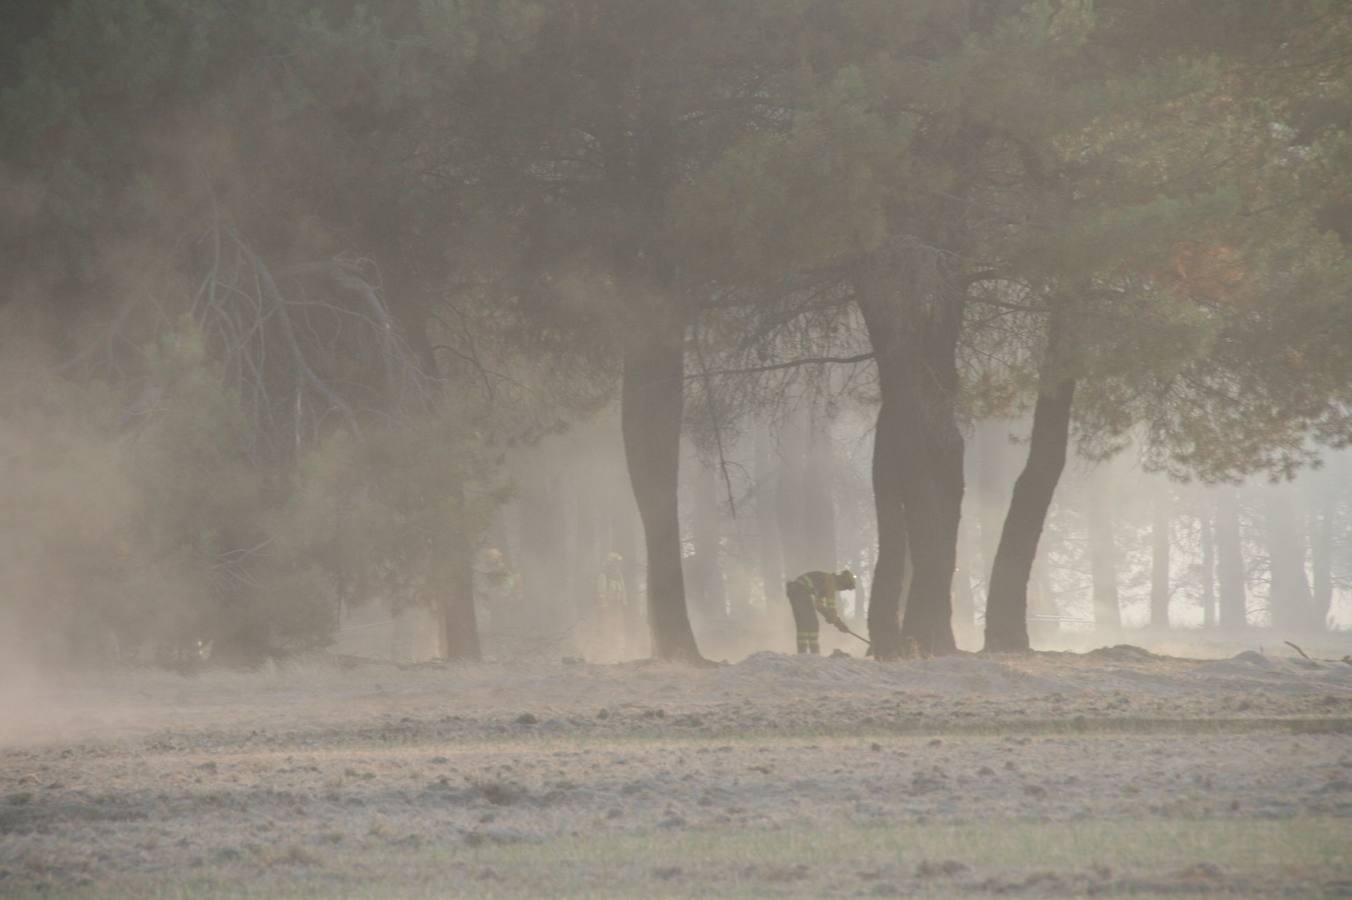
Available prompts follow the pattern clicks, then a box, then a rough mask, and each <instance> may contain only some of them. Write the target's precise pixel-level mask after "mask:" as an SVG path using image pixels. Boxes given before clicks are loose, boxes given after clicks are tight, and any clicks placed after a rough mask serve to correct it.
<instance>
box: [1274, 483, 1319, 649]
mask: <svg viewBox="0 0 1352 900" xmlns="http://www.w3.org/2000/svg"><path fill="white" fill-rule="evenodd" d="M1267 544H1268V562H1269V574H1270V575H1271V578H1272V591H1271V594H1270V595H1269V598H1268V610H1269V613H1270V614H1271V616H1272V625H1273V627H1274V628H1281V629H1285V630H1301V631H1303V630H1305V629H1309V628H1315V627H1319V626H1322V624H1323V622H1322V621H1321V622H1318V623H1316V622H1315V621H1314V597H1313V595H1312V593H1311V591H1310V580H1309V577H1308V575H1307V574H1306V571H1305V530H1304V529H1303V528H1301V527H1300V523H1299V522H1298V521H1297V519H1296V511H1295V507H1294V505H1293V504H1292V502H1291V491H1290V488H1289V487H1286V486H1283V487H1281V488H1276V487H1270V488H1268V489H1267Z"/></svg>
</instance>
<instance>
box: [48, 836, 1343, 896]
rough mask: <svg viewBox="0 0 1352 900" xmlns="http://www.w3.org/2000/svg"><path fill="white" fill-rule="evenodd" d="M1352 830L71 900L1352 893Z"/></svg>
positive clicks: (727, 858)
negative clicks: (1350, 850) (1351, 844)
mask: <svg viewBox="0 0 1352 900" xmlns="http://www.w3.org/2000/svg"><path fill="white" fill-rule="evenodd" d="M1349 838H1352V833H1349V829H1348V825H1347V822H1346V821H1345V820H1340V819H1319V818H1304V819H1296V820H1292V821H1287V822H1270V821H1266V822H1265V821H1171V822H1160V821H1148V820H1134V821H1124V822H1085V823H1074V824H1068V823H1036V822H1000V823H983V824H977V823H973V824H966V825H929V826H918V825H907V826H884V827H864V826H860V825H857V824H849V823H834V824H831V825H829V826H827V827H823V828H814V829H806V828H793V827H789V828H773V829H762V830H746V829H741V828H726V827H724V828H717V827H715V828H700V829H693V830H683V831H679V832H676V833H672V832H668V831H665V830H654V831H649V832H646V833H642V834H627V835H613V834H603V833H581V834H577V835H571V836H561V837H556V838H554V839H551V840H547V841H543V842H539V843H529V842H524V843H523V842H511V841H501V840H483V841H463V840H459V839H450V840H446V841H444V842H437V843H431V844H426V845H420V846H415V847H407V846H406V847H399V846H394V847H391V848H389V849H385V850H381V851H377V852H372V851H366V852H363V853H361V854H360V855H359V856H355V857H354V856H352V855H349V854H343V853H341V852H327V853H319V852H315V851H313V850H307V849H304V848H300V847H297V846H295V845H288V846H284V847H282V848H280V849H279V850H269V851H267V853H266V855H265V856H264V857H263V859H262V862H263V865H262V867H261V868H259V867H257V866H256V865H254V864H253V863H252V862H246V863H237V862H235V861H228V862H227V863H226V864H223V865H217V864H208V865H207V866H205V867H203V868H200V869H197V870H195V871H188V872H181V873H169V874H165V875H159V876H154V875H144V876H139V877H133V878H128V877H126V876H125V875H124V876H122V877H119V878H116V879H114V880H111V881H102V882H100V883H98V884H97V885H94V884H90V885H86V886H84V889H77V890H76V891H74V892H73V895H86V896H129V897H130V896H145V897H217V896H240V895H249V896H296V897H309V896H326V895H332V894H334V893H341V894H343V895H344V896H353V897H435V896H447V895H455V896H468V897H476V896H481V897H499V896H503V897H507V896H526V897H530V896H551V897H638V896H677V895H681V896H709V897H713V896H717V897H750V896H765V895H767V894H773V895H781V896H821V895H826V894H863V895H870V894H872V895H875V896H887V895H889V894H891V893H894V892H895V893H898V894H900V893H906V894H912V893H919V894H922V895H930V894H932V895H942V896H957V895H988V894H996V893H1008V892H1017V893H1019V894H1021V895H1032V896H1044V895H1051V896H1055V895H1062V896H1075V895H1081V894H1084V893H1095V894H1107V895H1113V894H1124V895H1125V894H1130V895H1131V896H1133V897H1142V896H1155V895H1159V896H1164V895H1174V896H1176V895H1177V894H1180V893H1183V894H1194V893H1195V894H1203V893H1206V894H1211V893H1225V894H1230V895H1240V896H1244V895H1250V896H1262V895H1269V894H1271V893H1288V894H1290V893H1294V894H1295V895H1299V896H1302V897H1319V896H1345V892H1346V890H1347V888H1348V886H1349V885H1352V861H1350V860H1349V859H1348V855H1347V846H1348V841H1349Z"/></svg>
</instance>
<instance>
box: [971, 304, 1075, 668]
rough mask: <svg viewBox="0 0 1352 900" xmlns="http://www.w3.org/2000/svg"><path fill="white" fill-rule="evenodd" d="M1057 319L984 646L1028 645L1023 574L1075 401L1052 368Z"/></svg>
mask: <svg viewBox="0 0 1352 900" xmlns="http://www.w3.org/2000/svg"><path fill="white" fill-rule="evenodd" d="M1059 328H1060V326H1059V324H1058V319H1057V318H1056V316H1055V314H1053V318H1052V322H1051V332H1050V335H1049V339H1048V346H1047V359H1048V362H1047V363H1046V365H1044V368H1043V371H1042V373H1041V375H1040V376H1039V380H1038V395H1037V405H1036V406H1035V407H1034V409H1033V432H1032V436H1031V437H1030V439H1029V442H1028V462H1027V464H1026V465H1025V466H1024V469H1023V472H1021V473H1020V474H1019V478H1018V481H1016V482H1014V494H1013V496H1012V497H1011V498H1010V501H1009V513H1008V514H1007V515H1006V516H1005V525H1004V528H1003V530H1002V531H1001V532H1000V545H999V547H998V548H997V549H996V551H995V564H994V565H993V566H992V567H991V582H990V583H991V587H990V594H989V597H988V599H987V601H986V650H987V652H992V651H996V652H999V651H1023V650H1027V649H1029V643H1028V578H1029V575H1030V574H1031V573H1032V571H1033V561H1034V560H1036V559H1037V545H1038V541H1039V540H1040V539H1041V537H1042V529H1043V527H1044V526H1045V525H1046V522H1047V510H1048V509H1050V508H1051V503H1052V495H1053V494H1055V493H1056V486H1057V484H1058V483H1059V482H1060V480H1061V473H1062V472H1063V471H1064V470H1065V467H1066V445H1067V442H1068V441H1069V440H1070V413H1071V407H1072V406H1073V405H1074V401H1075V382H1074V380H1073V379H1069V378H1063V377H1060V376H1059V375H1058V374H1057V373H1056V372H1055V371H1054V367H1055V366H1056V365H1057V363H1058V360H1057V352H1058V348H1059V344H1060V340H1061V336H1060V331H1059Z"/></svg>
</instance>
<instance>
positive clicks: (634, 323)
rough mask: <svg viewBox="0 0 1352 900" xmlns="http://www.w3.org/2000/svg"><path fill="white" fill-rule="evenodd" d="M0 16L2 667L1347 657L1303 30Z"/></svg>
mask: <svg viewBox="0 0 1352 900" xmlns="http://www.w3.org/2000/svg"><path fill="white" fill-rule="evenodd" d="M11 18H12V21H13V27H12V28H8V29H7V30H6V32H5V36H4V38H3V41H4V45H3V47H2V48H0V49H3V50H4V51H5V52H4V53H3V54H0V57H3V59H4V62H3V63H2V64H0V79H3V81H2V83H0V187H2V188H3V194H2V195H0V196H3V198H4V199H3V205H0V262H2V263H3V271H4V273H5V280H4V283H3V288H0V329H2V330H0V370H3V373H4V379H3V383H2V384H0V465H3V469H4V477H3V486H2V487H0V560H3V562H2V563H0V584H2V585H3V588H2V590H3V597H4V600H3V607H2V608H0V615H3V617H4V624H5V625H6V626H8V627H6V629H5V631H6V633H7V634H11V635H18V636H21V637H20V638H19V641H20V642H21V643H22V644H23V645H25V648H26V650H27V651H29V652H30V653H31V655H36V656H39V657H43V658H45V659H48V660H52V661H67V660H72V659H83V660H91V659H92V660H101V659H112V658H117V659H129V658H159V659H161V660H163V661H168V662H175V663H186V662H187V661H190V660H193V659H197V658H199V656H200V655H201V654H202V653H203V652H204V650H205V649H206V648H208V647H209V648H210V650H211V653H212V654H213V656H214V657H216V658H218V659H223V660H226V661H237V662H244V663H247V662H253V661H257V660H259V659H262V658H264V657H266V656H268V655H275V654H281V653H287V652H293V651H297V650H304V649H309V648H314V647H321V646H327V645H329V644H330V642H331V641H332V640H333V638H334V636H335V635H336V634H339V633H343V634H345V635H347V636H348V638H351V636H352V635H353V634H355V631H354V630H353V627H352V625H351V623H352V622H353V621H354V620H353V616H354V614H355V613H356V612H357V611H360V610H362V609H364V608H370V607H371V605H372V604H375V605H376V606H377V607H378V608H380V609H382V610H385V611H386V612H385V613H384V614H383V615H385V616H388V615H390V614H394V613H398V614H400V615H402V616H405V617H406V618H407V617H408V616H410V615H413V614H416V618H415V619H410V621H414V622H415V623H416V628H418V629H420V630H421V631H422V632H423V633H424V634H426V635H432V636H434V638H435V639H434V640H431V641H424V642H423V648H424V649H422V650H420V651H419V652H418V654H415V655H438V656H444V657H453V658H477V657H479V656H481V655H482V654H484V653H488V654H490V655H494V656H499V657H502V656H528V655H544V654H549V655H565V656H570V655H583V656H587V657H588V658H607V659H610V658H628V657H634V656H645V655H649V654H653V655H656V656H659V657H662V658H670V659H684V660H688V661H697V660H699V659H701V658H702V655H704V654H709V655H714V656H724V655H731V654H733V653H738V652H745V651H747V650H750V649H754V648H760V647H775V648H785V647H787V646H788V645H789V643H788V641H787V636H789V635H790V633H791V626H790V625H789V624H788V623H789V617H788V609H787V604H786V603H785V602H784V600H783V596H782V594H783V582H784V580H786V578H791V577H793V576H794V575H796V574H798V573H800V572H802V571H805V570H808V569H815V568H823V569H836V568H839V567H841V566H845V565H849V566H851V567H853V568H855V569H856V570H857V571H858V572H859V574H860V576H861V577H860V589H859V591H858V592H857V594H856V596H855V597H854V598H852V599H851V600H850V603H849V606H848V608H847V612H848V615H849V617H850V618H851V619H852V621H853V622H854V623H855V624H856V625H857V626H858V627H861V628H862V627H864V626H865V625H866V626H867V628H868V632H869V636H870V638H871V639H872V641H873V643H874V650H875V651H876V653H877V654H878V655H879V656H881V657H888V656H895V655H900V654H903V653H913V652H922V653H943V652H949V651H951V650H953V649H955V648H956V647H963V648H964V649H979V648H980V646H982V643H983V641H982V638H981V637H979V636H980V635H982V633H983V632H984V646H985V647H986V648H987V649H991V650H1018V649H1025V648H1027V647H1028V646H1030V644H1039V643H1047V642H1052V641H1055V640H1058V639H1059V638H1060V637H1062V636H1064V635H1066V634H1067V633H1071V632H1075V631H1079V630H1083V631H1086V632H1088V631H1089V630H1090V629H1093V634H1094V636H1093V638H1092V639H1094V640H1106V639H1114V638H1115V637H1116V636H1119V635H1120V634H1121V633H1122V632H1123V631H1124V630H1125V629H1136V628H1143V627H1149V628H1150V629H1151V630H1152V632H1156V633H1161V634H1162V633H1163V631H1164V629H1166V628H1179V627H1210V628H1216V629H1224V630H1227V631H1230V632H1234V631H1236V630H1238V629H1242V628H1245V627H1257V626H1273V627H1276V628H1278V629H1280V630H1281V631H1282V632H1283V633H1286V634H1295V633H1302V632H1307V631H1311V630H1319V629H1324V628H1326V627H1328V626H1329V624H1330V622H1331V621H1332V622H1337V623H1341V624H1346V623H1347V622H1348V621H1349V620H1350V619H1352V613H1349V611H1348V610H1347V608H1346V606H1347V603H1348V599H1347V598H1348V592H1349V578H1352V509H1350V508H1349V507H1350V505H1352V497H1349V485H1350V484H1352V472H1350V471H1349V464H1348V462H1347V458H1346V454H1345V452H1339V451H1338V448H1341V447H1345V446H1346V445H1347V443H1348V439H1349V436H1350V432H1349V421H1352V420H1349V417H1348V415H1347V413H1348V406H1349V403H1350V402H1352V356H1350V355H1349V354H1352V350H1350V349H1349V347H1352V344H1350V343H1349V342H1348V341H1347V340H1346V335H1348V334H1352V303H1349V299H1348V298H1349V286H1350V284H1352V273H1350V272H1349V264H1348V254H1347V242H1348V241H1349V240H1352V224H1349V223H1352V217H1350V216H1349V212H1348V211H1349V209H1352V201H1349V200H1348V198H1349V196H1352V150H1349V147H1352V143H1350V142H1349V130H1350V128H1352V93H1349V88H1348V84H1349V83H1350V82H1352V79H1349V78H1347V77H1346V76H1347V72H1346V69H1347V65H1348V60H1349V49H1348V48H1349V45H1350V44H1352V25H1350V24H1349V18H1348V15H1347V13H1346V11H1345V10H1343V9H1341V7H1339V6H1338V5H1336V4H1328V3H1320V2H1317V0H1305V2H1302V0H1289V2H1283V3H1274V4H1267V5H1262V6H1261V8H1260V5H1252V6H1245V7H1244V8H1243V9H1240V8H1235V9H1232V10H1228V11H1225V12H1224V13H1215V11H1214V10H1213V11H1212V13H1211V14H1204V13H1203V5H1202V4H1176V3H1160V4H1154V3H1126V2H1123V3H1102V2H1100V3H1097V4H1093V5H1090V4H1081V3H1059V4H1046V3H1028V2H1020V0H1009V2H984V0H983V2H976V0H973V2H971V3H952V2H932V0H913V2H912V0H908V2H904V3H895V2H858V3H850V4H839V3H832V2H825V0H773V2H760V0H746V2H739V3H735V4H723V5H715V6H709V5H707V4H701V3H673V2H666V3H656V2H647V0H643V2H633V0H536V2H528V0H434V2H413V0H407V2H404V0H398V2H389V3H381V4H373V5H363V4H354V3H351V2H346V0H322V2H314V3H310V4H303V5H302V4H280V5H279V4H275V3H270V2H264V0H258V2H246V3H241V4H232V5H229V6H228V7H227V6H226V5H224V4H219V3H214V2H208V0H145V2H138V3H124V2H114V0H62V2H52V3H22V4H16V5H15V7H14V14H13V16H12V17H11ZM1321 463H1322V465H1321ZM1166 475H1167V476H1169V477H1167V478H1166V477H1165V476H1166ZM1270 476H1271V477H1275V478H1276V479H1277V480H1278V482H1280V483H1274V484H1268V483H1267V480H1268V478H1269V477H1270ZM1203 482H1205V485H1204V484H1203ZM381 618H382V617H381V616H376V617H375V619H374V620H373V621H374V622H378V621H380V620H381ZM1152 639H1160V638H1158V637H1154V638H1152ZM847 640H848V641H849V643H842V644H841V646H849V645H850V643H852V644H854V646H853V648H852V649H854V650H859V649H861V648H860V647H859V646H858V645H857V642H853V639H847ZM349 645H351V646H353V647H358V646H359V645H360V641H357V642H356V643H353V641H352V640H346V639H345V641H344V642H343V643H341V644H340V646H349Z"/></svg>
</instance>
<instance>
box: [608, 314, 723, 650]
mask: <svg viewBox="0 0 1352 900" xmlns="http://www.w3.org/2000/svg"><path fill="white" fill-rule="evenodd" d="M671 330H672V331H674V332H675V333H674V334H673V333H667V334H656V335H653V336H652V337H651V338H650V339H649V340H646V341H641V342H638V344H637V345H636V346H634V347H632V348H631V349H630V350H629V351H628V352H627V353H626V355H625V360H624V372H623V377H622V383H621V390H620V426H621V431H622V432H623V435H624V450H625V460H626V462H627V463H628V467H629V481H630V483H631V484H632V486H633V488H634V499H635V501H636V502H637V503H638V511H639V517H640V518H641V519H642V520H643V537H644V543H645V544H646V546H647V558H648V627H649V630H650V631H651V633H652V639H653V655H654V656H655V657H657V658H658V659H667V660H681V661H686V662H703V657H702V656H701V655H700V652H699V647H698V646H697V645H696V644H695V635H694V632H693V631H692V630H691V628H690V616H689V613H688V612H687V610H686V606H685V580H684V578H683V576H682V574H681V526H680V521H679V518H678V515H677V502H676V495H677V486H678V478H679V473H680V448H681V417H682V412H683V406H684V393H683V390H682V387H683V378H684V354H683V346H682V345H683V339H684V333H683V331H684V330H683V329H681V328H673V329H671Z"/></svg>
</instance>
